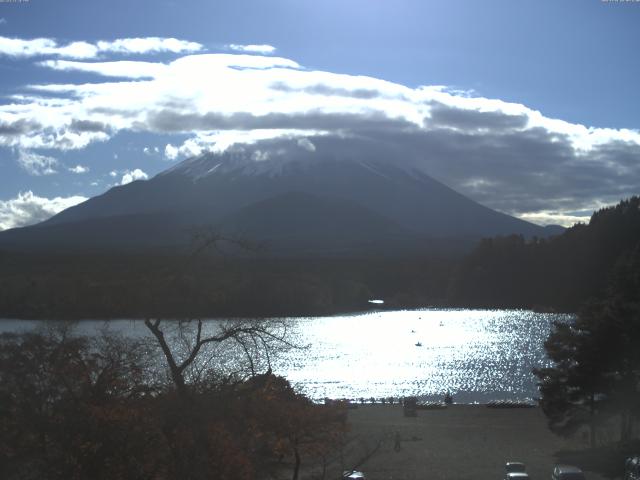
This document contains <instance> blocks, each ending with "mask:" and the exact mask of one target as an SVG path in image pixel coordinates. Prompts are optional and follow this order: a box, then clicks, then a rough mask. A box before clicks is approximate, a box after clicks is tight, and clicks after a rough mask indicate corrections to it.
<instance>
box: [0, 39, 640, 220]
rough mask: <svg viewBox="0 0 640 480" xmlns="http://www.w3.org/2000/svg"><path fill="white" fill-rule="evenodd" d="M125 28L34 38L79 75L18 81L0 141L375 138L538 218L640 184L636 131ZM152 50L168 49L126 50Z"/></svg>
mask: <svg viewBox="0 0 640 480" xmlns="http://www.w3.org/2000/svg"><path fill="white" fill-rule="evenodd" d="M0 40H2V41H0V53H4V54H5V55H11V54H12V53H11V51H9V50H7V49H9V48H14V47H15V45H16V43H15V41H13V40H12V41H11V42H10V41H9V39H0ZM14 40H15V39H14ZM45 40H46V39H38V41H40V42H43V41H45ZM133 40H136V39H121V40H114V41H110V42H98V43H96V44H95V45H94V47H96V48H98V49H99V47H100V45H102V46H103V47H104V48H102V50H99V54H96V55H94V56H93V57H91V61H87V60H86V58H85V57H82V56H81V55H67V57H68V58H73V60H66V59H60V58H61V57H63V56H64V55H62V54H61V53H60V51H59V50H55V49H53V47H51V48H49V49H44V50H42V51H41V54H40V55H39V56H38V58H34V59H33V62H34V64H35V65H36V66H37V67H38V68H40V69H42V71H43V72H54V71H55V72H58V75H56V77H55V78H61V77H60V74H67V75H70V76H73V75H79V74H82V75H83V77H82V78H83V79H84V80H83V81H82V82H75V83H74V82H73V81H70V82H68V83H67V82H65V83H53V82H51V83H44V82H39V83H32V84H25V85H23V86H22V88H21V91H20V93H16V94H14V95H13V96H12V99H11V101H10V102H8V103H5V104H3V105H0V145H1V146H5V147H11V148H15V149H19V150H20V151H21V152H29V151H33V150H38V149H47V150H48V151H50V152H51V151H52V152H55V151H68V150H79V149H84V148H86V147H87V146H89V145H92V144H95V143H96V142H107V141H109V140H110V139H111V138H113V137H114V136H115V135H117V134H118V133H119V132H125V131H126V132H134V133H151V134H155V135H161V136H163V138H165V137H166V136H168V137H169V141H168V142H167V143H166V146H165V147H164V153H165V156H166V157H167V158H168V159H169V160H178V159H182V158H187V157H190V156H194V155H199V154H201V153H203V152H205V151H213V152H224V151H226V150H227V149H228V148H230V147H232V146H234V145H240V144H244V145H251V144H255V142H258V141H264V140H268V139H277V138H285V139H294V140H299V141H300V142H303V143H302V144H304V145H307V146H310V145H311V146H312V145H314V144H315V141H314V139H315V138H326V137H335V138H340V139H343V140H344V139H355V140H357V139H360V140H362V139H375V140H376V141H378V142H384V143H385V144H387V145H388V146H389V148H390V149H392V150H394V151H395V154H394V155H392V156H389V157H386V158H385V160H384V161H386V162H390V163H393V164H395V165H399V166H409V165H410V166H412V167H416V168H419V169H421V170H422V171H424V172H425V173H428V174H429V175H431V176H433V177H435V178H436V179H438V180H440V181H442V182H444V183H445V184H447V185H449V186H451V187H452V188H454V189H456V190H458V191H461V192H462V193H464V194H466V195H469V196H471V197H472V198H473V199H475V200H477V201H479V202H482V203H484V204H487V205H489V206H491V207H492V208H496V209H498V210H500V211H503V212H507V213H510V214H514V215H517V216H521V217H527V216H529V217H528V218H532V219H536V221H540V222H541V223H552V222H553V221H554V218H555V220H558V221H561V222H562V221H566V219H575V218H578V217H576V216H575V214H572V213H571V212H576V211H582V210H589V209H593V208H597V207H599V206H600V205H602V204H605V203H610V202H614V201H617V200H618V199H619V198H620V197H623V196H628V195H631V194H633V193H636V192H635V186H636V185H638V184H640V161H639V160H640V133H638V132H637V131H633V130H627V129H618V130H616V129H606V128H590V127H587V126H583V125H579V124H573V123H569V122H566V121H563V120H559V119H552V118H548V117H545V116H544V114H543V113H541V112H538V111H536V110H534V109H531V108H528V107H526V106H524V105H521V104H516V103H508V102H504V101H501V100H499V99H489V98H483V97H481V96H477V95H475V94H474V93H473V92H465V91H459V90H452V89H449V88H447V87H444V86H417V87H409V86H405V85H400V84H397V83H393V82H388V81H385V80H382V79H377V78H372V77H367V76H355V75H345V74H339V73H331V72H325V71H316V70H312V69H308V68H305V67H304V66H303V65H301V64H299V63H298V62H296V61H294V60H292V59H288V58H286V57H282V56H274V55H272V54H273V52H274V51H275V48H274V47H271V46H268V47H269V48H268V49H264V48H263V49H256V48H253V49H252V48H248V47H250V46H248V47H247V48H242V49H241V48H236V49H233V51H235V52H239V53H211V52H206V50H205V49H204V47H203V46H202V45H200V44H196V43H193V42H187V41H183V40H177V39H159V38H152V39H146V40H145V39H137V41H136V42H134V41H133ZM34 41H36V40H29V41H27V40H25V41H24V42H27V43H25V45H27V46H28V45H30V44H29V43H28V42H34ZM12 42H13V43H12ZM45 43H46V42H45ZM3 45H4V47H3ZM56 45H57V44H56ZM92 45H93V44H92ZM58 47H59V45H58V46H56V48H58ZM107 47H109V48H107ZM134 47H135V48H134ZM3 48H4V51H3V50H2V49H3ZM61 48H67V47H61ZM154 49H155V50H154ZM267 50H268V51H267ZM22 51H23V52H27V53H28V52H31V50H29V49H28V48H27V47H24V48H23V50H22ZM156 51H163V52H165V53H171V54H173V55H174V58H167V57H166V56H164V57H162V59H158V58H155V57H151V58H149V57H148V56H147V57H145V59H144V60H135V59H132V56H133V55H135V54H139V53H145V52H146V53H154V52H156ZM190 51H201V52H202V53H197V54H186V55H185V54H184V52H190ZM255 52H257V53H258V54H247V53H255ZM265 53H268V54H269V55H263V54H265ZM122 54H126V55H127V58H126V59H123V58H122ZM13 55H16V53H15V52H14V53H13ZM25 55H26V53H23V56H25ZM180 55H182V56H180ZM29 56H31V54H29ZM175 56H177V58H175ZM47 57H49V58H47ZM86 75H90V77H89V78H90V81H87V80H86V78H87V77H86ZM172 138H175V140H172ZM305 142H308V143H305ZM327 148H328V147H327ZM25 155H26V153H22V156H23V157H24V156H25ZM268 157H273V155H271V154H268V153H265V152H263V153H262V154H256V155H255V157H254V161H256V162H259V161H264V160H266V159H267V158H268ZM578 171H579V172H580V173H579V174H578V173H576V172H578Z"/></svg>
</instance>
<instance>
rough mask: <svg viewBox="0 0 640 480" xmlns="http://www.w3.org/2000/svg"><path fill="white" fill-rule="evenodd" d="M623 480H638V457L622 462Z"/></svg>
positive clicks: (639, 479) (639, 478)
mask: <svg viewBox="0 0 640 480" xmlns="http://www.w3.org/2000/svg"><path fill="white" fill-rule="evenodd" d="M624 480H640V455H634V456H633V457H629V458H627V460H626V461H625V462H624Z"/></svg>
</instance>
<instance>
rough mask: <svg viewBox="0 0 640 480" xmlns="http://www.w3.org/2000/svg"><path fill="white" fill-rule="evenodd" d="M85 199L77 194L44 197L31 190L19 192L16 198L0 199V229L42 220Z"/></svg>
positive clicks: (22, 225)
mask: <svg viewBox="0 0 640 480" xmlns="http://www.w3.org/2000/svg"><path fill="white" fill-rule="evenodd" d="M85 200H87V198H86V197H82V196H79V195H75V196H72V197H55V198H45V197H39V196H37V195H35V194H34V193H33V192H31V191H27V192H20V193H19V194H18V196H17V197H16V198H13V199H10V200H5V201H2V200H0V230H6V229H8V228H15V227H24V226H27V225H32V224H34V223H38V222H42V221H44V220H46V219H47V218H49V217H52V216H53V215H55V214H56V213H59V212H61V211H62V210H65V209H66V208H69V207H72V206H74V205H77V204H78V203H81V202H84V201H85Z"/></svg>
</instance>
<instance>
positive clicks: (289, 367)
mask: <svg viewBox="0 0 640 480" xmlns="http://www.w3.org/2000/svg"><path fill="white" fill-rule="evenodd" d="M571 318H572V317H571V316H568V315H558V314H543V313H533V312H530V311H522V310H435V309H427V310H407V311H382V312H367V313H361V314H354V315H344V316H331V317H313V318H294V319H290V320H288V322H290V323H291V324H292V326H293V327H294V328H293V330H294V331H295V333H294V335H295V343H297V344H298V345H307V348H303V349H294V350H291V351H288V352H285V353H283V354H281V355H280V356H279V357H278V358H276V359H275V361H274V364H273V370H274V372H275V373H278V374H281V375H284V376H285V377H287V378H288V379H289V380H290V381H291V382H292V383H293V384H294V385H296V386H297V387H298V388H299V389H300V390H302V391H304V392H305V393H306V394H308V395H309V396H310V397H312V398H314V399H316V400H319V399H322V398H324V397H329V398H350V399H359V398H361V397H362V398H366V399H369V398H370V397H375V398H378V399H379V398H381V397H396V398H397V397H400V396H410V395H416V396H418V397H422V398H424V399H427V400H435V399H442V396H443V395H444V393H445V392H447V391H450V392H451V393H452V394H453V395H454V399H455V401H456V402H460V403H473V402H486V401H490V400H500V399H510V400H526V399H534V398H536V397H537V396H538V390H537V387H536V384H535V378H534V377H533V375H532V373H531V370H532V369H533V368H535V367H541V366H544V365H547V364H548V360H547V359H546V356H545V352H544V345H543V344H544V341H545V339H546V338H547V336H548V334H549V332H550V330H551V328H552V323H553V321H556V320H558V321H568V320H570V319H571ZM209 322H211V325H215V323H216V320H211V321H209ZM41 324H42V322H32V321H29V322H26V321H15V320H0V331H20V330H27V329H33V328H36V327H37V326H38V325H41ZM104 325H105V322H102V321H84V322H80V323H79V324H78V327H77V329H78V331H79V332H81V333H89V334H90V333H93V332H95V331H97V330H98V329H100V328H102V327H104ZM109 329H110V330H114V331H119V332H122V333H124V334H127V335H136V336H137V335H146V334H147V332H146V328H145V326H144V324H143V323H142V321H131V320H112V321H110V322H109ZM416 344H418V345H416Z"/></svg>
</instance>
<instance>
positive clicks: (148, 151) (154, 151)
mask: <svg viewBox="0 0 640 480" xmlns="http://www.w3.org/2000/svg"><path fill="white" fill-rule="evenodd" d="M142 153H144V154H145V155H149V156H151V155H159V154H160V149H159V148H158V147H144V148H143V149H142Z"/></svg>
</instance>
